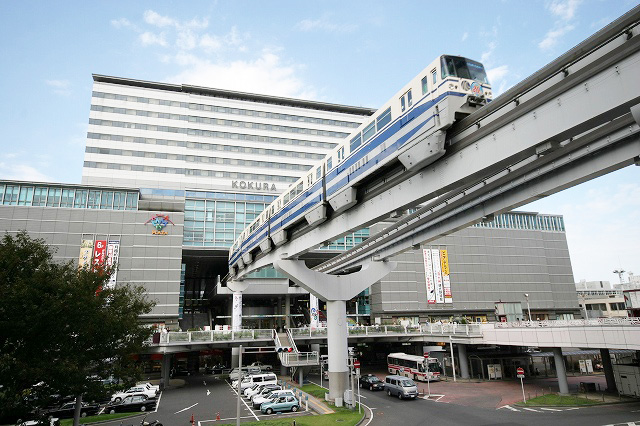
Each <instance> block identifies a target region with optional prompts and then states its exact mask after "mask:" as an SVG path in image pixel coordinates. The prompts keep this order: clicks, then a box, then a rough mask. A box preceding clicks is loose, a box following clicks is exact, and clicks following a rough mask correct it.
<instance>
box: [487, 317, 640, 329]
mask: <svg viewBox="0 0 640 426" xmlns="http://www.w3.org/2000/svg"><path fill="white" fill-rule="evenodd" d="M603 325H640V318H595V319H578V320H549V321H512V322H496V323H494V328H544V327H601V326H603Z"/></svg>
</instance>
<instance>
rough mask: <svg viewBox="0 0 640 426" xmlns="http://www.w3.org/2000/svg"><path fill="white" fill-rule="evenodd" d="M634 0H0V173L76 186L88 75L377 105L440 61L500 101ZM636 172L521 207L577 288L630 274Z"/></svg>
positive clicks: (635, 262)
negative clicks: (545, 223)
mask: <svg viewBox="0 0 640 426" xmlns="http://www.w3.org/2000/svg"><path fill="white" fill-rule="evenodd" d="M635 5H637V1H630V0H552V1H544V0H541V1H535V0H530V1H529V0H528V1H520V0H504V1H485V2H477V1H456V2H435V1H431V2H427V1H402V0H400V1H394V2H388V1H374V0H366V1H358V0H352V1H334V0H327V1H315V2H312V1H308V2H302V1H294V0H290V1H286V0H282V1H241V0H238V1H190V2H181V1H136V2H132V1H75V2H74V1H66V2H41V1H37V2H36V1H20V2H11V1H4V2H1V4H0V46H1V50H0V53H1V56H0V58H1V59H0V61H1V65H2V67H1V69H2V72H1V75H2V78H1V79H0V93H2V100H3V102H0V126H1V128H2V130H3V131H2V134H1V135H0V147H1V149H2V151H1V152H2V154H1V155H0V178H4V179H19V180H38V181H53V182H65V183H79V182H80V178H81V173H82V161H83V157H84V144H85V135H86V131H87V124H88V116H89V105H90V100H91V85H92V78H91V74H92V73H96V74H106V75H113V76H119V77H128V78H135V79H142V80H150V81H164V82H172V83H188V84H196V85H202V86H208V87H217V88H223V89H231V90H239V91H246V92H254V93H266V94H273V95H280V96H288V97H294V98H303V99H314V100H319V101H325V102H333V103H341V104H348V105H361V106H367V107H377V106H380V105H382V104H383V103H385V102H386V101H387V99H388V98H389V97H390V96H392V95H393V94H394V93H395V92H396V90H398V88H399V87H401V86H402V85H404V84H405V83H406V82H407V81H408V80H409V79H411V78H412V77H413V76H414V75H415V74H416V73H418V72H419V71H420V70H421V69H423V68H424V67H425V66H426V65H427V64H428V63H429V62H431V61H432V60H433V59H434V58H435V57H437V56H438V55H440V54H443V53H448V54H456V55H463V56H467V57H470V58H474V59H477V60H481V61H482V62H483V63H484V64H485V66H486V68H487V69H488V71H489V77H490V80H491V83H492V84H493V87H494V92H498V93H500V92H503V91H504V90H506V89H507V88H509V87H510V86H512V85H514V84H515V83H517V82H519V81H520V80H522V79H523V78H525V77H527V76H528V75H530V74H532V73H533V72H535V71H536V70H538V69H539V68H541V67H542V66H544V65H545V64H547V63H549V62H551V61H552V60H553V59H554V58H556V57H557V56H559V55H561V54H562V53H564V52H565V51H567V50H568V49H570V48H571V47H573V46H575V45H576V44H577V43H579V42H580V41H582V40H584V39H585V38H587V37H588V36H589V35H591V34H593V33H594V32H595V31H597V30H598V29H600V28H602V27H603V26H604V25H606V24H607V23H609V22H611V21H612V20H614V19H615V18H617V17H619V16H620V15H622V14H624V13H625V12H626V11H628V10H629V9H631V8H632V7H634V6H635ZM639 174H640V168H638V167H635V168H631V167H630V168H626V169H624V170H621V171H618V172H615V173H613V174H611V175H608V176H606V177H603V178H600V179H598V180H596V181H593V182H588V183H585V184H583V185H580V186H578V187H576V188H574V189H571V190H568V191H564V192H562V193H560V194H556V195H555V196H552V197H549V198H547V199H545V200H541V201H538V202H536V203H534V204H531V205H529V206H525V207H524V208H522V209H521V210H529V211H540V212H545V213H558V214H563V215H564V216H565V221H566V227H567V238H568V241H569V248H570V253H571V261H572V265H573V269H574V275H575V279H576V280H580V279H582V278H585V279H587V280H608V281H611V282H618V277H617V276H616V275H614V274H612V271H613V270H614V269H618V268H623V269H625V270H627V271H634V272H636V274H639V275H640V256H639V254H640V184H639V182H640V179H639Z"/></svg>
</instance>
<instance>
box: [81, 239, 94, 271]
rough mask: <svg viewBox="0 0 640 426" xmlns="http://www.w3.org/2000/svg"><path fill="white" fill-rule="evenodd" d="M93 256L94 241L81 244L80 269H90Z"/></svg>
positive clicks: (85, 241)
mask: <svg viewBox="0 0 640 426" xmlns="http://www.w3.org/2000/svg"><path fill="white" fill-rule="evenodd" d="M92 255H93V240H82V243H80V256H79V257H78V268H80V269H82V268H88V267H89V266H90V265H91V259H92Z"/></svg>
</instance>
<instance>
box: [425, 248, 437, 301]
mask: <svg viewBox="0 0 640 426" xmlns="http://www.w3.org/2000/svg"><path fill="white" fill-rule="evenodd" d="M422 256H423V257H424V277H425V281H426V284H427V303H428V304H430V305H431V304H434V303H436V288H435V283H434V281H433V262H432V260H431V250H429V249H423V250H422Z"/></svg>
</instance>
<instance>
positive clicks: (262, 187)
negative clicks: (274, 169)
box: [231, 180, 277, 191]
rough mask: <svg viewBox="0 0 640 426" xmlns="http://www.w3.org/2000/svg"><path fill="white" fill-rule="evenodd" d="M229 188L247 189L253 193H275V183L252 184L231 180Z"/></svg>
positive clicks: (251, 182) (250, 182)
mask: <svg viewBox="0 0 640 426" xmlns="http://www.w3.org/2000/svg"><path fill="white" fill-rule="evenodd" d="M231 188H233V189H248V190H253V191H277V189H276V184H275V183H271V184H270V183H267V182H253V181H247V180H232V181H231Z"/></svg>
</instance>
